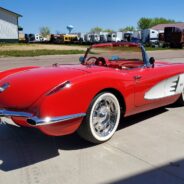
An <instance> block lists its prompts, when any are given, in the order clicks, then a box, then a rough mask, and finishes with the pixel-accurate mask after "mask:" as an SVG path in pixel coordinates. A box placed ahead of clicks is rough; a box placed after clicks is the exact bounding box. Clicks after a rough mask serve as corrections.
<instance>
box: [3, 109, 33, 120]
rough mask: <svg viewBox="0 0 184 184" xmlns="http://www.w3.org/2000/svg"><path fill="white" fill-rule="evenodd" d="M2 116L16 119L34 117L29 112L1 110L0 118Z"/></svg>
mask: <svg viewBox="0 0 184 184" xmlns="http://www.w3.org/2000/svg"><path fill="white" fill-rule="evenodd" d="M1 116H14V117H26V118H30V117H32V116H33V115H32V114H31V113H27V112H16V111H8V110H0V117H1Z"/></svg>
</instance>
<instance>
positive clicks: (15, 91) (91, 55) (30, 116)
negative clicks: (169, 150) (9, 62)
mask: <svg viewBox="0 0 184 184" xmlns="http://www.w3.org/2000/svg"><path fill="white" fill-rule="evenodd" d="M80 62H81V64H79V65H56V64H55V65H53V66H49V67H38V66H30V67H23V68H17V69H12V70H7V71H3V72H0V116H1V117H8V118H11V119H12V120H13V121H14V122H15V123H16V124H18V125H20V126H29V127H35V128H37V129H39V130H40V131H42V132H43V133H45V134H48V135H51V136H61V135H66V134H71V133H73V132H75V131H77V132H78V133H79V135H80V136H82V137H83V138H84V139H86V140H88V141H91V142H93V143H102V142H105V141H107V140H109V139H110V138H111V137H112V136H113V134H114V133H115V131H116V129H117V127H118V124H119V122H120V117H123V116H124V117H125V116H130V115H133V114H136V113H139V112H143V111H147V110H150V109H154V108H158V107H161V106H165V105H168V104H172V103H175V102H178V103H180V104H181V105H183V104H184V64H181V63H175V64H171V63H166V62H158V61H157V62H155V60H154V58H152V57H151V58H149V57H148V55H147V53H146V52H145V49H144V47H143V46H141V45H139V44H133V43H106V44H96V45H93V46H91V47H90V48H89V49H87V51H86V53H85V55H84V57H80Z"/></svg>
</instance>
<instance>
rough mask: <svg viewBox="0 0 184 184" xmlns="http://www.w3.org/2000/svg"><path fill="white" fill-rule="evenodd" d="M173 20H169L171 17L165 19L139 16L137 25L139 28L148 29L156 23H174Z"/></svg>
mask: <svg viewBox="0 0 184 184" xmlns="http://www.w3.org/2000/svg"><path fill="white" fill-rule="evenodd" d="M175 22H176V21H175V20H171V19H165V18H162V17H160V18H157V17H156V18H145V17H143V18H141V19H139V21H138V23H137V25H138V28H139V29H148V28H151V27H153V26H156V25H158V24H168V23H175Z"/></svg>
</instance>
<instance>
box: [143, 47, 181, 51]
mask: <svg viewBox="0 0 184 184" xmlns="http://www.w3.org/2000/svg"><path fill="white" fill-rule="evenodd" d="M145 49H146V51H156V50H181V49H178V48H168V47H166V48H162V47H155V48H154V47H145Z"/></svg>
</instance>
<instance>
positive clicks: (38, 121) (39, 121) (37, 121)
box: [27, 113, 86, 126]
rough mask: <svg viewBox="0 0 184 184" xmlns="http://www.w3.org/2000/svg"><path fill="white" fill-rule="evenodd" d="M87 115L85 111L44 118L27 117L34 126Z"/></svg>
mask: <svg viewBox="0 0 184 184" xmlns="http://www.w3.org/2000/svg"><path fill="white" fill-rule="evenodd" d="M84 116H86V114H85V113H79V114H72V115H67V116H59V117H53V118H50V117H46V118H43V119H40V118H38V117H36V116H34V117H32V118H29V119H27V122H28V123H29V124H31V125H32V126H43V125H51V124H55V123H59V122H63V121H68V120H72V119H76V118H81V117H84Z"/></svg>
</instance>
